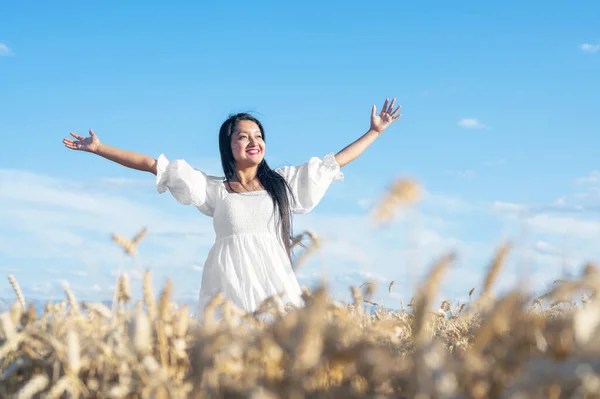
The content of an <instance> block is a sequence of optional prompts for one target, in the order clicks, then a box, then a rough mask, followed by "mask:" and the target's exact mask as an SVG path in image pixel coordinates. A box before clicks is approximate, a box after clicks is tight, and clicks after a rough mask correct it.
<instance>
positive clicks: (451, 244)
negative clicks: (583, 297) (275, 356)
mask: <svg viewBox="0 0 600 399" xmlns="http://www.w3.org/2000/svg"><path fill="white" fill-rule="evenodd" d="M598 15H600V5H598V4H597V3H595V2H592V1H587V2H579V3H578V6H577V7H574V6H566V5H565V4H564V3H560V4H559V3H558V2H556V5H554V6H553V5H552V4H551V3H548V2H544V3H542V2H530V3H527V4H523V3H522V2H516V1H505V2H502V3H497V4H488V3H485V4H484V2H479V1H477V2H476V1H464V2H454V3H447V2H441V1H438V2H396V3H392V2H388V3H387V4H385V5H378V4H377V3H372V4H371V3H367V2H343V3H342V2H329V3H326V4H323V3H322V2H303V3H302V4H301V5H289V4H282V3H281V2H260V3H259V4H252V5H249V4H248V3H247V2H227V3H223V2H213V3H211V4H205V3H204V2H203V3H202V4H201V3H192V2H183V1H182V2H176V3H174V4H171V5H167V3H166V2H156V1H155V2H144V3H141V2H133V1H132V2H127V3H126V4H125V3H123V2H116V1H104V2H102V3H96V4H92V3H90V2H69V3H48V2H37V3H35V8H32V7H31V3H28V7H26V6H25V5H24V4H23V5H19V4H17V3H16V2H14V3H13V4H5V5H3V8H2V12H1V13H0V110H2V112H1V115H0V134H1V137H2V146H0V154H1V158H0V159H1V163H0V187H1V190H0V205H1V210H0V235H1V236H2V237H1V238H2V240H1V242H0V272H1V273H4V274H7V273H13V274H14V275H15V276H16V277H17V279H18V280H19V281H20V283H21V285H22V286H23V289H24V291H25V294H26V295H27V296H29V297H37V298H57V297H60V296H62V293H61V289H60V282H61V281H62V280H68V281H69V283H70V285H71V286H72V287H73V289H74V290H75V291H76V293H78V294H79V295H80V296H81V297H85V298H104V297H107V296H109V294H108V292H109V290H110V288H111V286H112V285H113V284H114V277H115V274H116V273H117V272H118V270H119V268H121V269H130V268H131V267H132V265H131V262H129V261H127V260H124V259H123V257H122V256H121V254H120V252H119V250H118V248H116V247H115V246H114V245H113V244H112V243H111V242H110V239H109V238H110V234H111V233H112V232H118V233H120V234H124V235H132V234H134V233H135V231H136V230H137V229H138V228H139V227H141V226H143V225H147V226H148V227H149V229H150V233H149V235H148V237H147V239H146V240H144V242H143V244H142V245H141V246H140V251H141V255H140V261H139V262H140V264H141V266H142V267H148V268H151V269H152V270H153V272H154V277H155V283H156V285H157V286H159V285H161V284H162V282H163V281H164V279H165V278H166V277H167V276H169V277H170V278H172V280H173V281H174V283H175V286H176V288H177V291H176V294H177V295H178V296H179V297H181V298H187V299H190V298H191V299H192V300H193V299H195V298H196V296H197V291H198V289H199V286H200V276H201V266H202V263H203V261H204V257H205V256H206V253H207V252H208V249H209V248H210V244H211V241H212V223H211V220H210V219H208V218H206V217H204V216H203V215H201V214H200V213H198V212H197V211H195V210H194V209H191V208H186V207H183V206H181V205H179V204H178V203H176V202H175V201H174V200H173V199H172V198H171V197H170V196H169V195H168V194H166V195H162V196H159V195H158V194H157V193H156V190H155V187H154V185H153V179H152V176H151V175H149V174H143V173H140V172H135V171H129V170H125V169H123V168H122V167H119V166H118V165H115V164H111V163H109V162H108V161H105V160H103V159H100V158H95V157H93V156H90V155H89V154H83V153H77V152H72V151H68V150H66V149H65V148H63V146H62V143H61V140H62V138H63V137H66V136H67V135H68V133H69V132H70V131H76V132H78V133H80V134H86V132H87V130H88V129H90V128H92V129H94V131H95V132H96V133H97V134H98V135H99V137H100V139H101V140H102V141H103V142H105V143H107V144H111V145H114V146H118V147H122V148H126V149H131V150H135V151H138V152H143V153H147V154H149V155H152V156H158V155H159V154H160V153H164V154H166V155H167V156H168V157H169V158H170V159H175V158H184V159H186V160H188V162H190V163H192V164H193V165H194V166H196V167H197V168H200V169H203V170H206V171H207V172H209V173H213V174H218V173H219V172H220V168H219V160H218V156H219V154H218V146H217V133H218V128H219V126H220V124H221V123H222V121H223V120H224V119H225V118H226V117H227V115H228V114H229V113H232V112H237V111H253V112H255V113H256V115H257V116H258V117H259V118H260V119H261V120H262V121H263V123H264V125H265V127H266V129H267V133H266V136H267V143H268V154H267V158H268V160H269V161H270V163H271V166H283V165H286V164H299V163H302V162H304V161H306V160H307V159H308V158H309V157H311V156H323V155H325V154H327V153H328V152H335V151H338V150H339V149H341V148H343V147H344V146H345V145H347V144H348V143H350V142H351V141H353V140H355V139H356V138H358V137H359V136H360V135H361V134H363V133H364V132H365V131H366V130H367V129H368V125H369V114H370V107H371V105H372V104H376V105H377V107H378V108H379V107H381V104H382V102H383V100H384V99H385V97H394V96H395V97H397V98H398V100H399V102H400V103H401V104H402V105H403V117H402V119H401V120H400V121H399V122H397V123H396V124H395V125H394V126H392V127H391V128H390V129H389V130H388V131H386V132H385V134H384V135H383V136H382V137H381V138H380V139H379V140H378V141H377V142H376V143H375V144H374V145H373V146H372V147H371V148H369V149H368V150H367V152H366V153H365V154H364V155H363V156H362V157H361V158H359V159H358V160H356V161H355V162H354V163H352V164H351V165H349V166H347V167H345V168H344V173H345V176H346V180H345V181H344V182H342V183H335V184H334V185H333V186H332V188H331V189H330V191H329V192H328V195H327V197H326V198H325V199H324V200H323V201H322V203H321V204H320V205H319V207H318V208H317V209H316V210H315V211H314V212H313V213H312V214H309V215H306V216H302V217H299V218H297V219H296V221H295V224H296V229H297V230H301V229H304V228H311V229H313V230H314V231H315V232H316V233H317V234H318V235H319V236H321V237H323V239H324V241H325V243H326V245H325V246H324V248H323V250H322V251H321V252H320V254H319V256H318V257H316V258H313V260H312V261H311V262H310V263H309V264H307V265H305V266H304V267H303V268H302V269H301V270H299V277H300V280H301V282H303V283H305V284H309V285H310V284H313V283H314V282H315V281H316V280H318V279H319V277H320V276H322V274H323V273H325V274H326V275H327V278H328V279H329V281H330V282H331V286H332V288H333V290H334V292H335V294H336V296H338V297H340V298H344V297H345V296H346V295H347V293H348V289H347V287H348V285H349V284H360V283H362V282H363V281H365V279H373V280H376V281H379V282H381V283H382V284H383V285H384V286H387V283H388V282H389V281H390V280H395V281H396V283H395V292H394V294H393V295H391V296H388V295H387V294H385V295H384V292H386V290H385V289H382V290H381V291H380V295H381V297H383V298H384V301H386V302H387V303H389V304H390V305H394V304H396V303H397V301H398V299H400V298H404V299H405V300H408V299H409V298H410V296H411V295H412V292H413V284H414V281H415V280H414V279H415V278H419V276H421V275H422V274H423V273H424V272H425V271H426V267H427V266H428V265H429V264H430V263H431V261H432V260H434V259H435V258H436V257H437V256H439V255H441V254H443V253H445V252H446V251H448V250H450V249H455V250H456V251H457V252H458V255H459V261H458V262H457V264H456V265H455V267H454V268H453V269H452V270H451V272H450V273H449V274H448V276H447V279H446V282H445V284H444V287H443V292H442V294H443V295H444V296H446V297H450V298H451V299H460V298H464V296H465V295H466V293H467V292H468V290H469V289H470V288H471V287H473V286H479V285H480V281H481V279H482V277H483V273H484V271H485V268H486V267H487V262H488V261H489V260H490V258H491V256H492V255H493V251H494V249H495V248H496V246H497V245H499V243H500V242H501V240H503V239H505V238H508V239H511V240H514V241H515V242H516V243H517V244H518V245H517V251H516V252H515V253H514V254H513V255H514V256H513V257H512V258H511V263H510V265H509V267H508V269H507V270H506V271H505V274H504V276H503V280H502V281H501V286H502V287H507V286H510V285H511V284H512V283H514V282H515V281H520V280H521V279H522V276H523V272H522V270H527V271H529V272H528V274H527V275H528V276H529V278H530V281H531V283H532V284H533V285H534V286H535V288H536V289H538V290H541V289H543V287H545V286H546V285H547V283H548V282H551V281H552V280H553V279H555V278H556V277H558V276H559V275H560V273H562V272H563V271H565V270H567V271H569V272H576V271H578V270H579V267H580V266H581V264H582V263H583V262H584V261H586V260H594V259H598V256H599V255H600V250H599V249H598V247H597V245H596V244H595V240H597V238H598V236H599V235H600V218H599V217H598V213H597V210H598V209H599V208H598V205H600V172H594V171H595V170H599V169H600V166H599V165H598V157H597V148H598V146H599V145H600V139H598V137H597V133H598V131H599V130H600V122H599V121H598V118H597V116H596V114H597V111H598V109H600V97H598V94H597V93H598V92H600V79H598V71H599V70H600V28H599V27H598V24H597V21H598ZM399 176H408V177H413V178H416V179H418V180H419V181H420V182H421V183H422V184H423V186H424V187H425V189H426V191H427V196H426V197H425V199H424V200H423V201H422V203H420V205H419V206H418V208H416V209H415V210H413V211H412V212H409V213H406V214H401V215H400V216H399V218H398V219H397V220H396V221H395V222H394V223H393V224H391V225H390V226H387V227H385V228H383V229H374V228H372V227H371V226H370V224H369V207H370V206H372V204H373V203H375V202H376V201H377V200H378V199H379V197H380V196H381V195H382V193H383V192H384V190H385V188H386V186H387V185H389V184H390V183H391V182H392V181H393V180H394V179H395V178H396V177H399ZM523 267H525V269H522V268H523ZM132 273H133V272H132ZM136 281H137V280H136ZM137 282H139V281H137ZM7 284H8V283H7ZM7 284H6V285H5V288H8V285H7Z"/></svg>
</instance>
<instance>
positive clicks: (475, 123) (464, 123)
mask: <svg viewBox="0 0 600 399" xmlns="http://www.w3.org/2000/svg"><path fill="white" fill-rule="evenodd" d="M458 126H460V127H464V128H467V129H483V128H485V125H484V124H483V123H481V122H480V121H479V120H478V119H474V118H463V119H461V120H459V121H458Z"/></svg>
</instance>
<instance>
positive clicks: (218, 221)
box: [63, 99, 401, 316]
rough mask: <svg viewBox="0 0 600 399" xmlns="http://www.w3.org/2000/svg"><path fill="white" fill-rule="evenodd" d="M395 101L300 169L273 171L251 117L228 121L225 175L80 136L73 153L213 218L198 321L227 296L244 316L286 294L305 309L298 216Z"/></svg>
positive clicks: (379, 128) (388, 116)
mask: <svg viewBox="0 0 600 399" xmlns="http://www.w3.org/2000/svg"><path fill="white" fill-rule="evenodd" d="M395 101H396V100H395V99H393V100H392V101H391V102H390V103H389V104H388V99H386V100H385V102H384V104H383V107H382V109H381V112H380V113H379V114H377V113H376V107H375V106H374V105H373V107H372V111H371V125H370V128H369V130H368V131H367V132H366V133H365V134H364V135H362V136H361V137H360V138H359V139H358V140H356V141H354V142H353V143H352V144H350V145H348V146H347V147H345V148H344V149H342V150H341V151H339V152H338V153H337V154H335V155H334V154H333V153H330V154H328V155H326V156H325V157H323V158H322V159H321V158H316V157H313V158H311V159H310V160H309V161H308V162H306V163H304V164H302V165H300V166H295V167H294V166H292V167H289V166H288V167H284V168H281V169H275V170H272V169H271V168H270V167H269V165H268V164H267V162H266V160H265V158H264V157H265V150H266V145H265V132H264V130H263V126H262V124H261V123H260V122H259V121H258V120H257V119H256V118H254V117H253V116H251V115H249V114H245V113H242V114H236V115H233V116H231V117H229V118H228V119H227V120H226V121H225V122H224V123H223V125H222V126H221V129H220V132H219V150H220V153H221V163H222V166H223V172H224V175H225V177H213V176H208V175H206V174H205V173H204V172H202V171H199V170H197V169H194V168H192V167H191V166H190V165H189V164H188V163H187V162H185V161H184V160H175V161H172V162H170V161H169V160H168V159H167V158H166V157H165V156H164V155H162V154H161V155H160V156H159V157H158V158H157V159H154V158H153V157H150V156H147V155H142V154H138V153H135V152H131V151H126V150H121V149H118V148H115V147H111V146H108V145H106V144H103V143H101V142H100V139H99V138H98V136H97V135H96V134H95V133H94V132H93V131H92V130H90V135H89V137H83V136H80V135H78V134H75V133H71V135H72V136H73V137H74V138H75V139H76V140H71V139H66V138H65V139H64V140H63V143H64V144H65V146H66V147H67V148H70V149H73V150H80V151H86V152H90V153H94V154H97V155H100V156H102V157H104V158H106V159H109V160H111V161H114V162H116V163H118V164H121V165H123V166H126V167H128V168H132V169H137V170H141V171H146V172H150V173H153V174H154V175H156V185H157V189H158V192H159V193H164V192H165V191H166V190H169V192H170V193H171V194H172V195H173V197H175V199H176V200H177V201H179V202H180V203H181V204H184V205H193V206H194V207H196V208H197V209H198V210H199V211H200V212H202V213H203V214H205V215H207V216H210V217H212V218H213V226H214V230H215V233H216V239H215V243H214V245H213V247H212V249H211V250H210V252H209V254H208V257H207V259H206V262H205V264H204V270H203V272H202V283H201V287H200V297H199V304H198V315H199V316H200V315H201V314H202V311H203V309H204V308H205V306H206V305H207V304H208V302H209V301H210V300H211V299H212V298H213V297H214V296H215V295H217V293H219V292H222V293H223V294H224V296H225V298H226V299H228V300H230V301H231V302H233V303H234V304H235V305H237V306H238V307H240V308H241V309H243V310H245V311H253V310H256V308H257V307H258V305H259V304H260V303H261V302H262V301H263V300H264V299H266V298H267V297H269V296H272V295H276V294H278V293H281V292H283V294H284V295H283V296H282V298H281V300H282V301H283V303H288V302H291V303H293V304H295V305H297V306H301V305H302V299H301V290H300V286H299V284H298V281H297V279H296V276H295V274H294V271H293V270H292V264H291V227H290V226H291V215H292V214H294V213H306V212H309V211H310V210H312V209H313V208H314V207H315V206H316V205H317V204H318V203H319V201H320V200H321V199H322V198H323V196H324V195H325V192H326V191H327V189H328V188H329V185H330V184H331V182H332V181H335V180H342V179H343V174H342V173H341V172H340V168H341V167H343V166H344V165H347V164H348V163H349V162H351V161H353V160H354V159H356V158H357V157H358V156H359V155H360V154H362V153H363V151H365V150H366V149H367V147H368V146H369V145H371V144H372V143H373V141H374V140H375V139H376V138H377V137H379V135H381V133H383V131H384V130H385V129H386V128H387V127H388V126H389V125H390V124H392V123H393V122H394V121H396V120H397V119H398V118H399V117H400V116H401V114H399V113H398V111H399V109H400V106H398V107H396V109H394V104H395Z"/></svg>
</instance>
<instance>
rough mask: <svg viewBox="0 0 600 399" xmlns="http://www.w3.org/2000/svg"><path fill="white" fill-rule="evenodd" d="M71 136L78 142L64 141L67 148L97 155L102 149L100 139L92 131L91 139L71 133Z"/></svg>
mask: <svg viewBox="0 0 600 399" xmlns="http://www.w3.org/2000/svg"><path fill="white" fill-rule="evenodd" d="M71 136H73V137H75V138H76V139H77V140H71V139H63V144H64V145H65V147H67V148H70V149H72V150H79V151H87V152H93V153H97V152H98V148H100V139H99V138H98V136H96V133H94V132H93V131H92V129H90V137H83V136H80V135H78V134H75V133H71Z"/></svg>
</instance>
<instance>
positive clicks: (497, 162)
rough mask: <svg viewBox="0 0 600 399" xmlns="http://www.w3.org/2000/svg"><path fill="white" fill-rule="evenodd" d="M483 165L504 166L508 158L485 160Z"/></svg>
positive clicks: (489, 166)
mask: <svg viewBox="0 0 600 399" xmlns="http://www.w3.org/2000/svg"><path fill="white" fill-rule="evenodd" d="M481 165H482V166H485V167H488V168H491V167H494V166H504V165H506V159H504V158H500V159H494V160H490V161H485V162H482V163H481Z"/></svg>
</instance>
